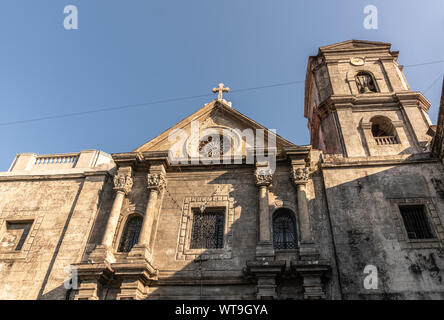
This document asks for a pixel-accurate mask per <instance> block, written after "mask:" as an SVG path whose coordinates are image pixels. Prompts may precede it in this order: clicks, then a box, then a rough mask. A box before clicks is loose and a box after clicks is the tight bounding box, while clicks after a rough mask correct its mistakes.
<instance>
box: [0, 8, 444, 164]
mask: <svg viewBox="0 0 444 320" xmlns="http://www.w3.org/2000/svg"><path fill="white" fill-rule="evenodd" d="M69 4H74V5H76V6H77V8H78V10H79V29H78V30H70V31H67V30H65V29H64V28H63V20H64V17H65V14H64V13H63V9H64V7H65V6H66V5H69ZM368 4H373V5H375V6H376V7H377V8H378V14H379V16H378V29H377V30H367V29H365V28H364V27H363V24H362V23H363V20H364V17H365V14H364V13H363V8H364V7H365V6H366V5H368ZM443 33H444V3H443V1H442V0H428V1H424V2H418V1H406V0H402V1H401V0H399V1H394V0H392V1H367V0H366V1H360V0H353V1H345V0H344V1H327V0H325V1H319V0H317V1H308V0H307V1H296V0H291V1H289V0H288V1H287V0H274V1H272V0H268V1H264V0H242V1H239V0H225V1H213V0H188V1H183V0H180V1H173V0H158V1H154V0H152V1H142V0H131V1H110V0H107V1H105V0H84V1H83V0H82V1H75V0H39V1H35V0H28V1H24V0H2V1H1V2H0V41H1V43H2V48H1V50H0V107H1V119H0V123H1V124H4V123H8V122H14V121H18V120H27V119H34V118H40V117H46V116H54V115H60V114H66V113H73V112H83V111H90V110H95V109H101V108H107V107H117V106H122V105H131V104H141V103H145V102H150V101H156V100H163V99H169V98H176V97H186V96H194V95H204V94H210V93H211V88H213V87H214V86H216V85H217V84H218V83H219V82H224V83H225V84H226V85H228V86H229V87H230V88H232V89H233V90H236V89H237V90H239V89H243V88H250V87H258V86H266V85H273V84H277V83H283V82H291V81H298V80H304V78H305V70H306V64H307V59H308V56H309V55H313V54H316V53H317V48H318V47H319V46H323V45H327V44H331V43H335V42H339V41H344V40H348V39H362V40H375V41H386V42H391V43H392V44H393V46H392V49H393V50H399V51H400V56H399V61H400V63H401V64H404V65H411V64H419V63H424V62H430V61H436V60H444V41H443ZM443 72H444V63H441V64H432V65H424V66H418V67H409V68H405V73H406V75H407V79H408V81H409V84H410V86H411V87H412V89H413V90H416V91H422V92H423V93H424V94H425V95H426V97H427V98H428V99H429V100H430V101H431V102H432V107H431V111H430V116H431V118H432V121H433V122H436V118H437V111H438V104H439V98H440V91H441V85H442V80H438V81H436V82H435V84H434V85H433V86H432V87H430V85H431V84H432V83H433V81H434V80H436V79H437V77H438V76H439V75H440V74H442V73H443ZM427 88H429V90H428V91H427V92H424V91H425V90H426V89H427ZM303 93H304V85H303V84H295V85H289V86H282V87H272V88H266V89H261V90H252V91H246V92H238V93H235V92H233V93H232V94H229V95H228V96H227V97H228V99H229V100H231V101H232V102H233V106H234V107H235V108H236V109H237V110H239V111H240V112H242V113H244V114H245V115H247V116H249V117H251V118H252V119H254V120H255V121H257V122H259V123H261V124H263V125H264V126H266V127H268V128H270V129H276V130H277V133H278V134H280V135H281V136H283V137H284V138H286V139H288V140H290V141H292V142H294V143H296V144H308V143H309V137H308V132H307V126H306V120H305V118H304V117H303V102H304V101H303V100H304V96H303ZM211 99H213V98H212V97H200V98H195V99H188V100H184V101H175V102H169V103H162V104H151V105H146V106H141V107H135V108H129V109H122V110H115V111H109V112H99V113H92V114H85V115H79V116H72V117H66V118H60V119H53V120H43V121H36V122H26V123H20V124H14V125H0V150H1V151H0V152H1V153H0V154H1V157H0V170H1V171H4V170H7V169H8V167H9V165H10V163H11V161H12V160H13V158H14V155H15V154H16V153H22V152H35V153H38V154H45V153H63V152H77V151H80V150H84V149H100V150H103V151H105V152H108V153H114V152H127V151H131V150H133V149H134V148H136V147H138V146H140V145H142V144H143V143H144V142H146V141H148V140H150V139H151V138H153V137H155V136H156V135H157V134H159V133H160V132H162V131H163V130H165V129H167V128H169V127H170V126H172V125H174V124H175V123H177V122H178V121H180V120H182V119H183V118H185V117H186V116H188V115H189V114H191V113H193V112H194V111H196V110H197V109H199V108H200V107H202V106H203V104H204V103H206V102H208V101H210V100H211Z"/></svg>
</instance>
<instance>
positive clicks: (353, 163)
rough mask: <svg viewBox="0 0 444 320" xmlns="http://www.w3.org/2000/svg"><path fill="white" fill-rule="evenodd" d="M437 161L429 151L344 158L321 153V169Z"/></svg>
mask: <svg viewBox="0 0 444 320" xmlns="http://www.w3.org/2000/svg"><path fill="white" fill-rule="evenodd" d="M433 162H436V163H439V159H437V158H434V157H432V156H431V154H430V153H421V154H417V155H395V156H378V157H352V158H344V157H341V156H334V155H323V156H322V162H321V167H322V169H334V168H346V167H366V166H387V165H406V164H417V163H433Z"/></svg>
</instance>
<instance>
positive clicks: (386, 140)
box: [375, 136, 399, 146]
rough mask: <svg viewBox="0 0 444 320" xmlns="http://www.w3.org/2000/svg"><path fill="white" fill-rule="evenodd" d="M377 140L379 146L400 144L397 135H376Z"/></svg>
mask: <svg viewBox="0 0 444 320" xmlns="http://www.w3.org/2000/svg"><path fill="white" fill-rule="evenodd" d="M375 141H376V144H377V145H378V146H383V145H388V144H399V142H398V139H397V138H396V137H395V136H386V137H375Z"/></svg>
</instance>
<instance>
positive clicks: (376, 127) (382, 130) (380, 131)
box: [370, 116, 399, 145]
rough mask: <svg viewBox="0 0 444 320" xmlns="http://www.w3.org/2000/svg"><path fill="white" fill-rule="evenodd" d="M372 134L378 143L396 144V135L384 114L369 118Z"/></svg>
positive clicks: (390, 122)
mask: <svg viewBox="0 0 444 320" xmlns="http://www.w3.org/2000/svg"><path fill="white" fill-rule="evenodd" d="M370 123H371V124H372V135H373V137H374V138H375V140H376V143H377V144H378V145H385V144H398V143H399V140H398V136H397V134H396V129H395V127H394V126H393V123H392V121H391V120H390V119H389V118H387V117H384V116H375V117H373V118H371V120H370Z"/></svg>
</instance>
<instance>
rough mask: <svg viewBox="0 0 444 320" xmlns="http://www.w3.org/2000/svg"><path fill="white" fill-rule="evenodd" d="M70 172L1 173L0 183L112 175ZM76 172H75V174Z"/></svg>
mask: <svg viewBox="0 0 444 320" xmlns="http://www.w3.org/2000/svg"><path fill="white" fill-rule="evenodd" d="M69 171H70V172H58V171H53V172H51V173H49V172H48V173H44V172H39V173H32V172H31V173H27V172H26V173H25V172H14V173H0V181H21V180H35V181H40V180H59V179H79V178H85V177H90V176H106V175H110V176H111V173H110V171H109V170H91V171H85V170H78V171H77V172H75V170H74V169H70V170H69ZM73 171H74V172H73Z"/></svg>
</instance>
